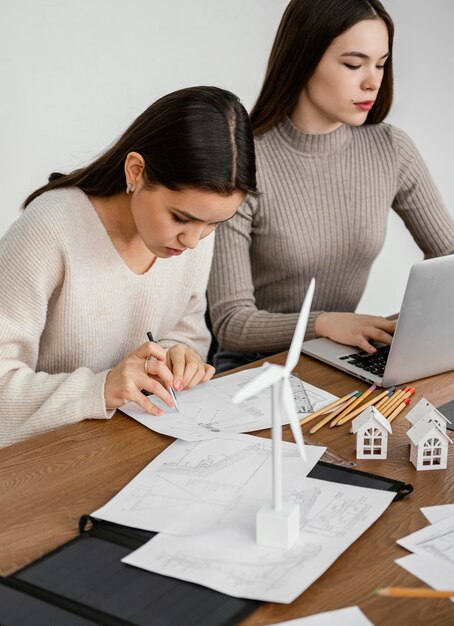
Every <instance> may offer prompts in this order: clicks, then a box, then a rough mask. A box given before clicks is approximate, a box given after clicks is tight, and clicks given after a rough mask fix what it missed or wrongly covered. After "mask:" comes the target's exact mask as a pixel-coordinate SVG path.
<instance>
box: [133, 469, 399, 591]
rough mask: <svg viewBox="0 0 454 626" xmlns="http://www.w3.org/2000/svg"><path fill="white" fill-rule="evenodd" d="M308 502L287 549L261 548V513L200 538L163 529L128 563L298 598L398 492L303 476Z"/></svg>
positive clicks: (218, 585)
mask: <svg viewBox="0 0 454 626" xmlns="http://www.w3.org/2000/svg"><path fill="white" fill-rule="evenodd" d="M294 495H295V497H298V498H299V500H300V502H301V503H302V504H303V503H304V506H307V507H308V510H307V511H306V515H305V518H304V520H303V523H302V529H301V533H300V536H299V538H298V539H297V541H296V543H295V544H294V545H293V546H292V547H291V548H290V549H288V550H281V549H277V548H269V547H265V546H259V545H258V544H257V543H256V541H255V528H254V522H255V519H254V516H252V518H248V520H247V522H245V523H244V524H243V525H242V526H237V527H232V526H229V527H225V526H219V527H217V528H213V529H212V530H209V531H206V532H201V533H199V534H197V535H193V536H190V537H188V536H170V535H168V534H164V533H160V534H159V535H157V536H156V537H154V538H153V539H151V540H150V541H149V542H148V543H146V544H145V545H144V546H142V547H141V548H139V549H138V550H136V551H135V552H133V553H131V554H129V555H128V556H127V557H125V558H124V559H122V560H123V562H124V563H128V564H129V565H134V566H136V567H141V568H143V569H146V570H149V571H152V572H157V573H160V574H163V575H165V576H172V577H174V578H180V579H182V580H188V581H191V582H195V583H198V584H201V585H205V586H206V587H210V588H212V589H216V590H218V591H221V592H222V593H226V594H229V595H232V596H237V597H242V598H252V599H256V600H265V601H270V602H284V603H289V602H292V601H293V600H294V599H295V598H296V597H297V596H298V595H300V593H302V592H303V591H304V590H305V589H307V587H309V585H311V584H312V583H313V582H314V581H315V580H316V579H317V578H318V577H319V576H321V574H322V573H323V572H324V571H325V570H326V569H327V568H328V567H329V566H330V565H331V564H332V563H333V562H334V561H335V560H336V559H337V558H338V556H339V555H340V554H342V552H344V550H346V549H347V548H348V546H350V545H351V544H352V543H353V542H354V541H355V540H356V539H357V538H358V537H359V536H360V535H361V534H362V533H363V532H364V531H365V530H366V529H367V528H369V526H370V525H371V524H373V522H374V521H375V520H376V519H377V518H378V517H379V516H380V515H381V514H382V513H383V512H384V511H385V509H386V508H387V507H388V506H389V504H390V503H391V501H392V500H393V498H394V496H395V494H394V493H392V492H388V491H380V490H376V489H366V488H363V487H355V486H352V485H343V484H335V483H330V482H328V481H323V480H317V479H314V478H307V477H306V478H303V479H302V481H301V484H300V486H299V487H298V488H297V489H296V490H294Z"/></svg>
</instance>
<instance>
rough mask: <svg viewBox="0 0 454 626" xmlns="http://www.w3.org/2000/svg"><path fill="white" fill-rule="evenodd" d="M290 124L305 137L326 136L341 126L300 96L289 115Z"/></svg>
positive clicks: (302, 95)
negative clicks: (304, 134)
mask: <svg viewBox="0 0 454 626" xmlns="http://www.w3.org/2000/svg"><path fill="white" fill-rule="evenodd" d="M290 119H291V120H292V123H293V124H294V125H295V126H296V128H298V130H300V131H301V132H303V133H306V134H307V135H327V134H328V133H332V132H333V131H335V130H337V129H338V128H340V127H341V126H342V122H339V120H336V119H330V118H329V117H328V116H327V115H325V114H324V113H323V112H321V111H320V110H319V109H318V108H316V107H315V106H314V105H313V104H312V103H311V102H310V100H309V99H308V98H305V97H304V94H301V96H300V98H299V100H298V102H297V105H296V107H295V108H294V109H293V112H292V114H291V115H290Z"/></svg>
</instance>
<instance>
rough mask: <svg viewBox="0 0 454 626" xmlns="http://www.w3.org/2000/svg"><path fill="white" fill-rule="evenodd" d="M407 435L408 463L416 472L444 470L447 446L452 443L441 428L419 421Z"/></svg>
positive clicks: (434, 424) (433, 423)
mask: <svg viewBox="0 0 454 626" xmlns="http://www.w3.org/2000/svg"><path fill="white" fill-rule="evenodd" d="M415 408H416V407H415ZM407 435H408V437H409V438H410V461H411V462H412V463H413V465H414V466H415V467H416V469H417V470H437V469H446V466H447V464H448V446H449V444H450V443H452V441H451V439H450V438H449V437H448V435H447V434H446V432H445V431H444V430H443V428H441V427H440V426H439V425H438V424H437V423H436V422H434V421H428V420H426V419H420V420H419V422H416V424H415V425H414V426H412V427H411V428H410V430H409V431H408V433H407Z"/></svg>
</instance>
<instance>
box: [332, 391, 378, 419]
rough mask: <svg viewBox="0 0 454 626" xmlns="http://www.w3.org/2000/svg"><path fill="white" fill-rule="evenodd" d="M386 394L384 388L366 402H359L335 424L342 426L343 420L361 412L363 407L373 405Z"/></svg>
mask: <svg viewBox="0 0 454 626" xmlns="http://www.w3.org/2000/svg"><path fill="white" fill-rule="evenodd" d="M386 395H388V392H387V391H386V390H385V391H382V392H381V393H380V394H378V396H375V398H372V400H369V401H368V402H366V403H365V404H360V406H359V407H357V408H356V409H355V410H354V411H351V413H348V414H347V415H346V416H345V417H343V418H342V419H340V420H339V421H338V422H337V425H338V426H342V424H345V422H348V421H350V420H352V419H353V418H354V417H356V416H357V415H359V414H360V413H362V412H363V411H364V409H367V407H369V406H373V405H374V404H375V403H376V402H378V401H379V400H381V399H382V398H383V396H386Z"/></svg>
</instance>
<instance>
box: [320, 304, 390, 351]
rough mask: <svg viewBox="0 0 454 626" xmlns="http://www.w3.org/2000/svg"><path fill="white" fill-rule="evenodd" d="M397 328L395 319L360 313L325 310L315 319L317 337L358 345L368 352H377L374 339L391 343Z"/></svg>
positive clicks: (382, 342) (383, 342)
mask: <svg viewBox="0 0 454 626" xmlns="http://www.w3.org/2000/svg"><path fill="white" fill-rule="evenodd" d="M395 328H396V322H395V320H388V319H386V318H385V317H381V316H378V315H363V314H360V313H338V312H324V313H320V315H319V316H318V317H317V319H316V320H315V334H316V336H317V337H327V338H328V339H332V340H333V341H337V343H342V344H345V345H348V346H358V348H361V349H362V350H364V352H365V353H366V354H375V352H376V348H375V346H374V345H373V342H374V341H375V342H380V343H381V344H387V345H390V344H391V341H392V335H393V333H394V329H395Z"/></svg>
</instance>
